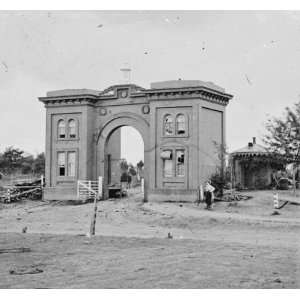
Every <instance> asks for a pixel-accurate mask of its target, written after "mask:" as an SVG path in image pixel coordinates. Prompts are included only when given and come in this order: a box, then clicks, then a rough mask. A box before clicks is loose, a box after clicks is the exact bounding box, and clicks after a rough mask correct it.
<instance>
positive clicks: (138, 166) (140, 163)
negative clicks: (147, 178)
mask: <svg viewBox="0 0 300 300" xmlns="http://www.w3.org/2000/svg"><path fill="white" fill-rule="evenodd" d="M136 166H137V169H138V170H142V169H143V167H144V162H143V161H142V160H140V161H139V162H138V163H137V164H136Z"/></svg>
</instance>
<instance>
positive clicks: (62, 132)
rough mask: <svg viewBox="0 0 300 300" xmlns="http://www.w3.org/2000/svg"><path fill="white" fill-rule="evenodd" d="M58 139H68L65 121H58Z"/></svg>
mask: <svg viewBox="0 0 300 300" xmlns="http://www.w3.org/2000/svg"><path fill="white" fill-rule="evenodd" d="M58 137H59V138H60V139H64V138H65V137H66V125H65V121H64V120H59V121H58Z"/></svg>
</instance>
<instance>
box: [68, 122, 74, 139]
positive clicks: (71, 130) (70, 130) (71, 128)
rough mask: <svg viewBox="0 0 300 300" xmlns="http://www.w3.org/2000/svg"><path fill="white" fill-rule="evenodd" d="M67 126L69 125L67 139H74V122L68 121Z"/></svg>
mask: <svg viewBox="0 0 300 300" xmlns="http://www.w3.org/2000/svg"><path fill="white" fill-rule="evenodd" d="M68 124H69V126H68V127H69V128H68V129H69V137H70V138H71V139H74V138H76V122H75V120H73V119H71V120H69V122H68Z"/></svg>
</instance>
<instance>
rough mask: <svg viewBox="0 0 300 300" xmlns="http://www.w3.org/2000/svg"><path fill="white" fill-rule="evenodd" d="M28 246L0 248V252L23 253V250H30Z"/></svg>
mask: <svg viewBox="0 0 300 300" xmlns="http://www.w3.org/2000/svg"><path fill="white" fill-rule="evenodd" d="M30 251H31V249H30V248H24V247H21V248H7V249H0V253H24V252H30Z"/></svg>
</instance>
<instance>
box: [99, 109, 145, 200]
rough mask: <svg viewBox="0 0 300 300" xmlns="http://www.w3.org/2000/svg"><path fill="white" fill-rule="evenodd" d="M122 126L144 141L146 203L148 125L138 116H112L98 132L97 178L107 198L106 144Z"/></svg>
mask: <svg viewBox="0 0 300 300" xmlns="http://www.w3.org/2000/svg"><path fill="white" fill-rule="evenodd" d="M123 126H131V127H133V128H135V129H136V130H137V131H138V132H139V133H140V135H141V136H142V139H143V141H144V161H145V166H144V176H145V177H144V201H145V202H146V201H148V183H149V174H148V173H149V172H148V168H149V123H148V122H147V121H146V120H145V119H143V118H141V117H140V116H139V115H136V114H133V113H131V112H125V113H121V114H116V115H114V116H112V117H111V118H110V119H109V120H108V121H107V122H106V123H105V124H103V126H101V128H100V130H99V135H98V138H97V149H96V163H97V176H102V177H103V193H104V195H103V196H104V198H107V197H108V180H107V159H106V158H107V156H106V154H107V144H108V141H109V138H110V137H111V135H112V134H113V133H114V132H115V131H116V130H117V129H119V128H121V127H123Z"/></svg>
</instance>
